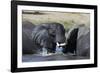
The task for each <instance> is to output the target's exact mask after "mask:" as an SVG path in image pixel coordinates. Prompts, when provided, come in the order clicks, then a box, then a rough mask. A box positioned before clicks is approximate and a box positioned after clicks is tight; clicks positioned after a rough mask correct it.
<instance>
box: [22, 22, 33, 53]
mask: <svg viewBox="0 0 100 73" xmlns="http://www.w3.org/2000/svg"><path fill="white" fill-rule="evenodd" d="M34 27H35V25H34V24H32V23H31V22H29V21H23V22H22V50H23V54H26V53H33V52H34V51H33V47H34V46H33V42H32V38H31V34H32V30H33V28H34Z"/></svg>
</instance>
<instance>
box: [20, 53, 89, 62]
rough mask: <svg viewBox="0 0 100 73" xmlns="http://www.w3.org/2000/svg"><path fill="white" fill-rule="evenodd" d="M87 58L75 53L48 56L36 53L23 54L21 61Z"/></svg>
mask: <svg viewBox="0 0 100 73" xmlns="http://www.w3.org/2000/svg"><path fill="white" fill-rule="evenodd" d="M80 59H89V58H87V57H82V56H75V55H68V54H66V55H64V54H52V55H48V56H42V55H38V54H30V55H23V56H22V62H41V61H57V60H80Z"/></svg>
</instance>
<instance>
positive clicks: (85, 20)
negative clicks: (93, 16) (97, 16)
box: [22, 11, 90, 29]
mask: <svg viewBox="0 0 100 73" xmlns="http://www.w3.org/2000/svg"><path fill="white" fill-rule="evenodd" d="M30 12H31V13H29V12H28V13H27V14H26V13H23V14H22V19H23V20H28V21H30V22H32V23H33V24H41V23H48V22H57V23H61V24H63V25H64V27H65V29H69V28H71V27H72V26H74V24H76V25H79V24H85V25H87V26H89V22H90V16H89V14H86V13H71V12H70V13H67V12H39V11H36V14H34V12H35V11H30ZM32 12H33V13H32Z"/></svg>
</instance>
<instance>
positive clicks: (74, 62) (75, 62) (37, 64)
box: [17, 5, 94, 68]
mask: <svg viewBox="0 0 100 73" xmlns="http://www.w3.org/2000/svg"><path fill="white" fill-rule="evenodd" d="M17 8H18V11H17V15H18V18H17V20H18V21H17V22H18V24H17V25H18V27H17V30H18V32H17V36H18V38H17V39H18V43H17V44H18V50H17V54H18V56H17V60H18V61H17V62H18V63H17V64H18V65H17V66H18V68H25V67H41V66H42V67H43V66H57V65H78V64H93V63H94V36H93V35H94V10H92V9H76V8H57V7H42V6H41V7H40V6H23V5H19V6H18V7H17ZM22 10H42V11H60V12H84V13H90V40H91V42H90V48H91V50H90V59H89V60H66V61H48V62H47V61H46V62H24V63H22V38H21V37H22V32H21V31H22Z"/></svg>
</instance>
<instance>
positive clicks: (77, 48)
mask: <svg viewBox="0 0 100 73" xmlns="http://www.w3.org/2000/svg"><path fill="white" fill-rule="evenodd" d="M66 39H67V41H66V43H67V44H66V45H65V46H64V49H63V53H64V54H67V53H68V52H70V53H72V55H75V56H83V57H88V58H89V57H90V30H89V28H88V27H86V26H85V25H84V24H81V25H79V26H78V27H74V28H72V29H70V30H69V31H68V33H66Z"/></svg>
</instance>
